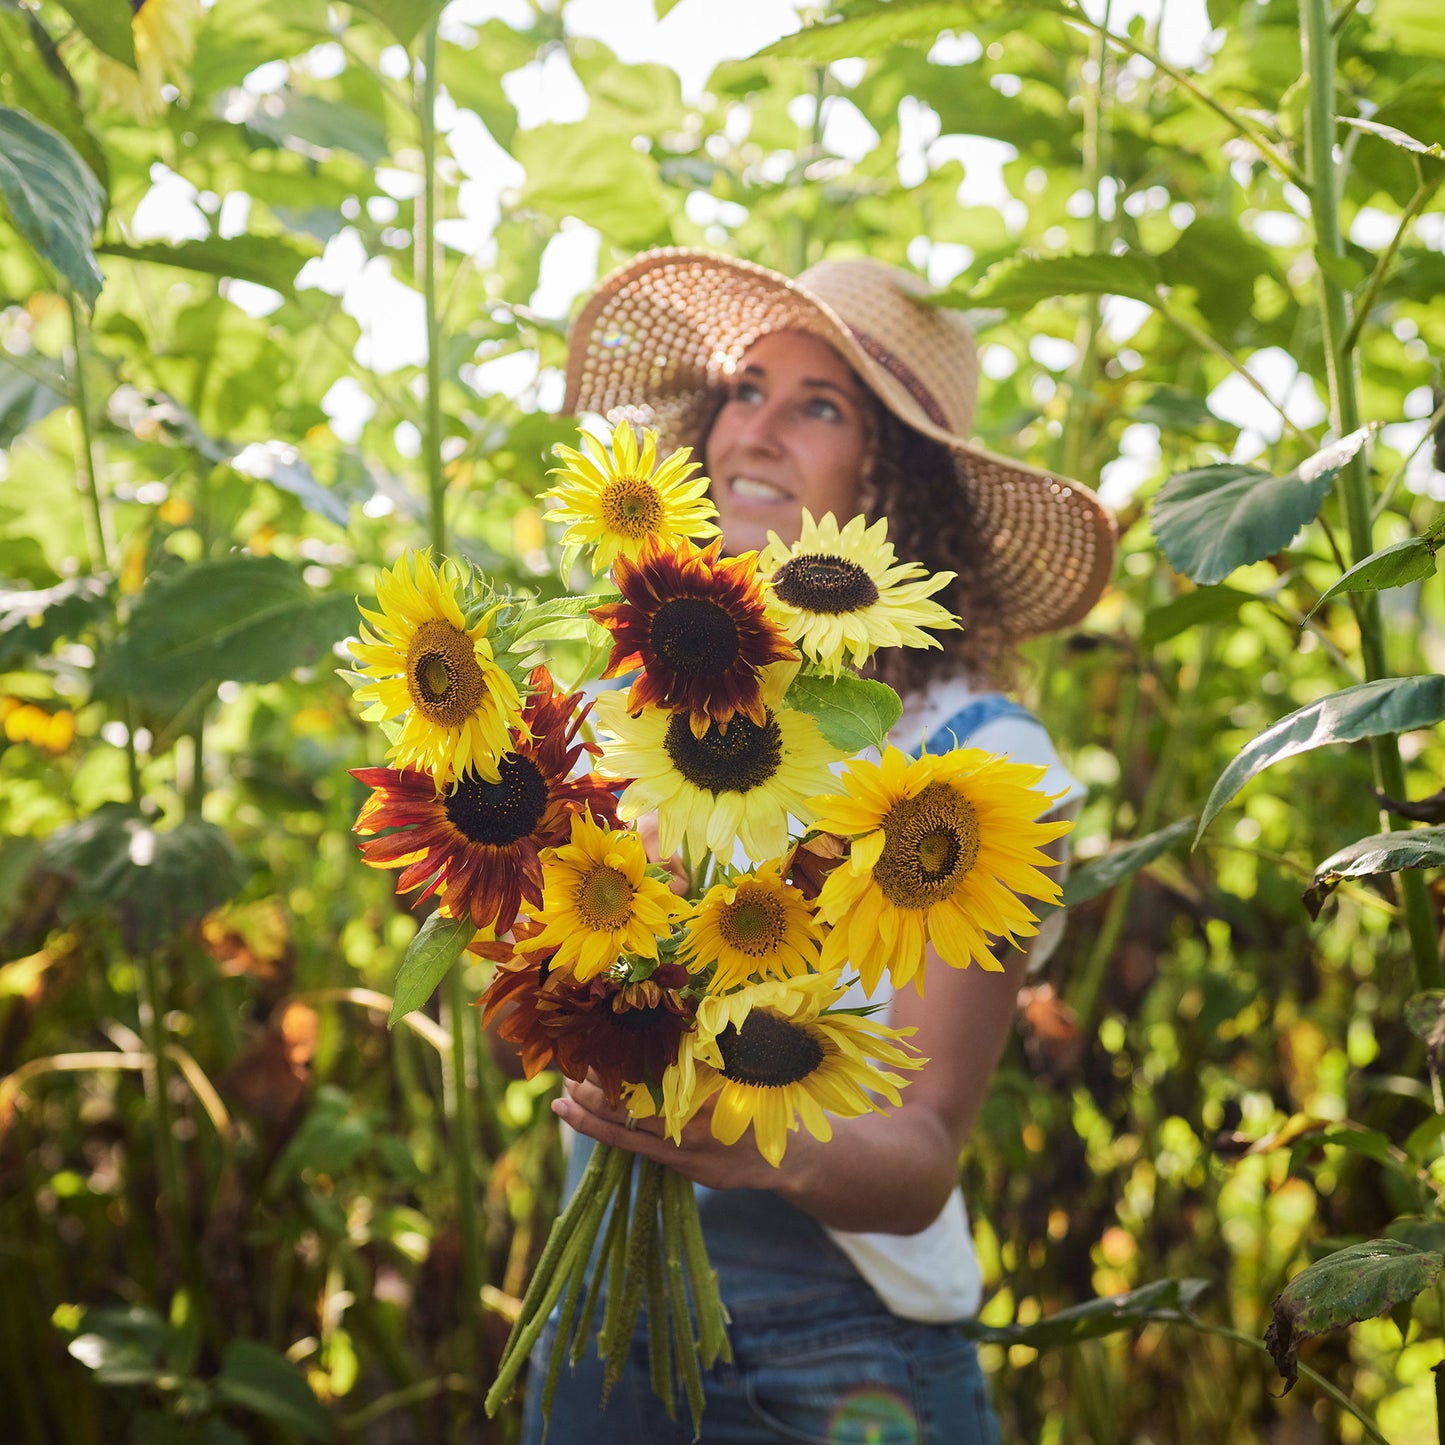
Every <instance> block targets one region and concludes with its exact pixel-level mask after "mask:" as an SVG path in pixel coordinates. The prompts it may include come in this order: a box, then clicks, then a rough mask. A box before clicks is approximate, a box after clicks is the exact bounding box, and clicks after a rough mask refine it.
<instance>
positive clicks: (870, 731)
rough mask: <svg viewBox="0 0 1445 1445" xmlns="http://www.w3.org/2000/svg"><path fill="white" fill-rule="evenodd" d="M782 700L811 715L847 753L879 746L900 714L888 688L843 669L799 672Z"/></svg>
mask: <svg viewBox="0 0 1445 1445" xmlns="http://www.w3.org/2000/svg"><path fill="white" fill-rule="evenodd" d="M783 701H784V702H786V703H787V705H788V706H789V707H793V708H797V710H798V711H799V712H805V713H807V714H808V715H809V716H810V717H812V718H814V719H815V720H816V721H817V724H818V730H819V731H820V732H821V733H822V734H823V736H824V737H825V738H827V740H828V741H829V742H830V743H832V744H833V746H834V747H835V748H840V749H841V750H842V751H843V752H845V753H848V754H849V755H852V754H854V753H859V752H862V751H863V750H864V749H865V748H882V747H883V745H884V743H885V741H886V740H887V737H888V731H889V729H890V728H891V727H892V726H893V724H894V723H896V722H897V721H898V719H899V718H900V717H901V716H902V715H903V704H902V702H901V701H900V700H899V697H898V694H897V693H896V692H894V691H893V689H892V688H891V687H888V686H887V685H885V684H884V683H881V682H873V681H871V680H869V679H868V678H865V677H855V676H853V674H852V673H847V672H845V673H840V674H839V675H838V676H837V677H823V676H820V675H818V674H816V673H808V672H802V673H799V674H798V676H797V677H795V678H794V679H793V683H792V686H791V687H789V688H788V692H787V696H786V697H785V698H784V699H783Z"/></svg>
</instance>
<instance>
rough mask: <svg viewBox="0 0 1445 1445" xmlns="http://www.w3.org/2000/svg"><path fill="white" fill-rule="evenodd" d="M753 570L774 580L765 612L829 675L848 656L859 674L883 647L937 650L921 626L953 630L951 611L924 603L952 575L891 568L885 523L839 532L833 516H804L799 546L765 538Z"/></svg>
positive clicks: (854, 524) (857, 522)
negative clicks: (760, 556)
mask: <svg viewBox="0 0 1445 1445" xmlns="http://www.w3.org/2000/svg"><path fill="white" fill-rule="evenodd" d="M758 565H759V568H760V570H761V572H762V573H763V575H764V576H766V577H770V578H771V579H772V589H771V592H770V594H769V610H770V611H771V612H772V613H773V615H774V617H775V618H776V619H777V621H778V624H779V625H780V626H781V627H782V629H783V631H784V632H785V633H786V634H787V636H788V638H789V639H790V640H791V641H792V642H795V643H796V644H797V645H798V647H799V648H800V649H801V650H802V651H803V653H804V654H805V655H806V656H807V657H809V658H811V659H812V660H813V661H814V662H816V663H818V664H819V666H821V667H823V668H825V669H826V670H827V671H829V672H831V673H833V674H834V675H836V674H837V673H839V672H841V671H842V670H843V665H844V661H845V654H849V653H851V654H852V659H853V666H854V667H862V666H863V664H864V663H865V662H867V661H868V659H869V658H870V657H872V655H873V654H874V652H876V651H877V650H878V648H880V647H938V646H939V645H940V644H939V642H938V639H937V638H935V637H930V636H929V635H928V633H927V632H924V631H923V630H922V629H923V628H925V627H927V628H931V629H932V630H933V631H935V632H941V631H944V630H947V629H949V628H956V627H957V626H958V619H957V618H956V617H955V616H954V615H953V614H952V613H951V612H949V611H947V609H945V608H943V607H941V606H939V604H938V603H937V602H930V601H929V600H928V599H929V597H930V596H932V594H933V593H935V592H937V591H938V589H939V588H940V587H946V586H947V585H948V584H949V583H950V582H952V581H953V579H954V577H955V576H956V575H957V574H956V573H953V572H934V573H932V574H930V573H929V572H928V571H927V570H926V569H925V568H924V567H922V566H921V565H920V564H919V563H917V562H898V561H896V560H895V558H894V553H893V544H892V543H891V542H889V541H888V522H887V519H886V518H880V519H879V520H878V521H876V522H875V523H874V524H873V525H872V526H871V527H870V526H868V525H867V522H866V520H865V519H864V518H863V517H854V518H853V520H852V521H850V522H849V523H848V524H847V525H846V526H845V527H843V528H841V529H840V528H839V526H838V523H837V520H836V519H835V518H834V516H833V514H832V513H831V512H829V513H827V514H826V515H825V516H824V517H823V519H822V521H820V522H814V520H813V517H812V513H810V512H809V511H807V510H806V509H804V512H803V535H802V536H801V537H800V538H799V539H798V541H797V543H796V544H795V545H794V546H792V547H786V546H784V545H783V543H782V542H781V541H780V540H779V538H778V534H777V533H776V532H769V533H768V545H767V547H766V548H765V549H764V551H763V555H762V559H761V561H760V562H759V564H758Z"/></svg>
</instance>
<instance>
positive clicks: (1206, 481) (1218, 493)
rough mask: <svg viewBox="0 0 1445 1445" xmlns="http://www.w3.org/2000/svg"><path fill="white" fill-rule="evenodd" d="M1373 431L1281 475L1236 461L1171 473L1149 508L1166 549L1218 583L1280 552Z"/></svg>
mask: <svg viewBox="0 0 1445 1445" xmlns="http://www.w3.org/2000/svg"><path fill="white" fill-rule="evenodd" d="M1370 431H1371V428H1369V427H1362V428H1361V429H1360V430H1359V431H1357V432H1351V433H1350V435H1349V436H1347V437H1341V438H1340V440H1339V441H1337V442H1332V443H1331V444H1330V445H1329V446H1327V447H1325V448H1324V449H1323V450H1322V451H1319V452H1316V453H1315V455H1314V456H1312V457H1310V458H1309V459H1308V460H1307V461H1304V462H1301V463H1300V465H1299V466H1297V467H1296V468H1295V469H1294V470H1293V471H1292V472H1289V473H1287V474H1286V475H1285V476H1282V477H1276V476H1271V475H1270V473H1269V472H1265V471H1261V470H1260V469H1259V468H1257V467H1241V466H1235V465H1233V464H1225V465H1222V466H1213V467H1201V468H1200V469H1199V470H1198V471H1193V472H1182V473H1180V475H1178V476H1175V477H1170V479H1169V480H1168V481H1167V482H1165V483H1164V485H1163V486H1162V487H1161V488H1160V489H1159V494H1158V496H1156V497H1155V499H1154V505H1153V508H1152V509H1151V512H1150V520H1151V522H1152V523H1153V527H1154V535H1155V536H1156V537H1157V538H1158V539H1159V545H1160V547H1162V548H1163V549H1164V555H1165V556H1166V557H1168V559H1169V560H1170V562H1171V563H1173V565H1174V568H1175V570H1176V571H1178V572H1182V573H1184V575H1185V576H1186V577H1190V578H1192V579H1193V580H1194V581H1195V582H1199V583H1211V582H1222V581H1223V580H1224V579H1225V578H1226V577H1227V576H1229V574H1230V573H1231V572H1233V571H1234V569H1235V568H1236V567H1244V566H1247V565H1248V564H1249V563H1251V562H1259V561H1262V560H1263V559H1264V558H1265V557H1268V556H1270V555H1271V554H1272V553H1274V552H1278V551H1279V550H1280V549H1281V548H1282V547H1285V546H1287V545H1288V544H1289V541H1290V539H1291V538H1292V537H1293V536H1294V535H1295V533H1296V532H1298V531H1299V530H1300V528H1301V527H1304V526H1306V525H1307V524H1308V523H1310V522H1312V521H1314V519H1315V517H1316V516H1317V515H1318V513H1319V510H1320V506H1321V504H1322V503H1323V502H1324V499H1325V497H1326V495H1327V494H1328V493H1329V490H1330V485H1331V483H1332V482H1333V481H1334V479H1335V477H1336V475H1337V474H1338V473H1339V470H1340V468H1341V467H1342V466H1344V465H1345V463H1346V462H1347V461H1349V459H1350V458H1351V457H1352V456H1354V454H1355V453H1356V452H1357V451H1358V450H1359V449H1360V447H1362V446H1363V445H1364V443H1365V439H1366V438H1367V437H1368V436H1369V435H1370Z"/></svg>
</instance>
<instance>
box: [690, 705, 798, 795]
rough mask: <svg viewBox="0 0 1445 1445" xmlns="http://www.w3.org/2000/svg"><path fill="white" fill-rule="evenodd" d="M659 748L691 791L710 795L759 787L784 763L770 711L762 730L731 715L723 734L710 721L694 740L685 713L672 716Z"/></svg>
mask: <svg viewBox="0 0 1445 1445" xmlns="http://www.w3.org/2000/svg"><path fill="white" fill-rule="evenodd" d="M662 746H663V747H664V749H665V750H666V752H667V755H668V757H669V758H671V759H672V765H673V767H675V768H676V769H677V770H678V772H680V773H681V774H682V775H683V777H684V778H686V779H687V780H688V782H689V783H691V784H692V785H693V787H695V788H702V789H704V790H705V791H706V792H709V793H747V792H750V791H751V790H752V789H754V788H760V787H762V785H763V784H764V783H766V782H767V781H768V779H769V778H771V777H772V776H773V774H774V773H776V772H777V771H778V769H779V768H780V767H781V766H782V763H783V735H782V732H781V731H780V730H779V728H778V725H777V723H776V722H774V721H773V715H772V713H769V714H768V720H767V722H766V723H764V724H763V726H762V727H759V726H758V725H757V723H755V722H753V721H752V719H751V718H746V717H743V716H742V715H741V714H734V716H733V720H732V721H731V722H730V723H729V724H728V730H727V731H726V732H720V731H719V730H718V725H717V724H716V723H709V724H708V730H707V731H706V732H705V733H704V734H703V735H702V736H701V737H700V738H695V737H693V735H692V727H691V725H690V724H689V723H688V720H687V714H686V713H685V712H676V713H673V715H672V720H671V721H670V722H669V723H668V725H667V735H666V737H664V738H663V742H662Z"/></svg>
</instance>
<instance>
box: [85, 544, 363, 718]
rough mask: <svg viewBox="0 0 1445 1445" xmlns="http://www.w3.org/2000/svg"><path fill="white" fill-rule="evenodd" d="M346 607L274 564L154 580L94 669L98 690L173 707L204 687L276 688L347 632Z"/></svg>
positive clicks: (247, 560) (224, 565) (258, 561)
mask: <svg viewBox="0 0 1445 1445" xmlns="http://www.w3.org/2000/svg"><path fill="white" fill-rule="evenodd" d="M355 625H356V607H355V603H354V601H353V600H352V599H351V598H350V597H347V596H344V595H341V594H338V593H319V592H317V591H316V590H315V589H314V588H312V587H309V586H307V584H306V582H305V581H304V580H303V578H302V576H301V569H300V568H298V567H296V566H294V565H293V564H292V563H290V562H287V561H284V560H282V559H281V558H280V557H251V556H244V555H243V556H236V557H225V558H221V559H218V560H216V561H207V562H197V563H195V564H194V565H193V566H189V567H185V568H181V569H177V570H175V571H172V572H167V573H162V574H160V575H159V576H156V577H153V578H152V579H150V580H149V581H148V582H147V583H146V586H145V590H144V591H143V592H142V593H141V595H140V597H139V598H137V599H136V604H135V606H134V608H133V609H132V610H131V614H130V617H129V619H128V620H127V622H126V625H125V629H124V631H123V632H122V633H121V635H120V636H119V638H117V640H116V644H115V646H114V647H113V648H111V650H110V651H109V652H108V653H106V654H105V655H104V656H103V657H102V658H101V660H100V666H99V669H98V671H97V675H96V687H97V688H98V689H103V690H105V691H108V692H110V693H112V694H129V695H131V696H135V697H142V698H155V699H157V700H159V701H166V700H173V699H174V698H175V697H176V696H177V695H178V694H185V695H189V694H190V693H192V692H194V691H196V690H197V689H198V688H200V687H203V686H204V685H205V684H207V683H210V682H219V681H222V680H224V679H231V680H233V681H236V682H274V681H275V680H276V679H277V678H282V677H285V676H286V675H287V674H288V673H289V672H290V671H291V670H292V669H293V668H296V667H303V666H310V665H315V664H316V663H318V662H321V661H322V660H323V659H324V658H326V657H327V656H328V654H329V653H330V651H331V649H332V646H333V645H334V644H335V643H337V642H339V641H340V640H341V639H342V638H343V637H346V636H347V635H348V634H349V633H350V632H352V631H353V630H354V629H355Z"/></svg>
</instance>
